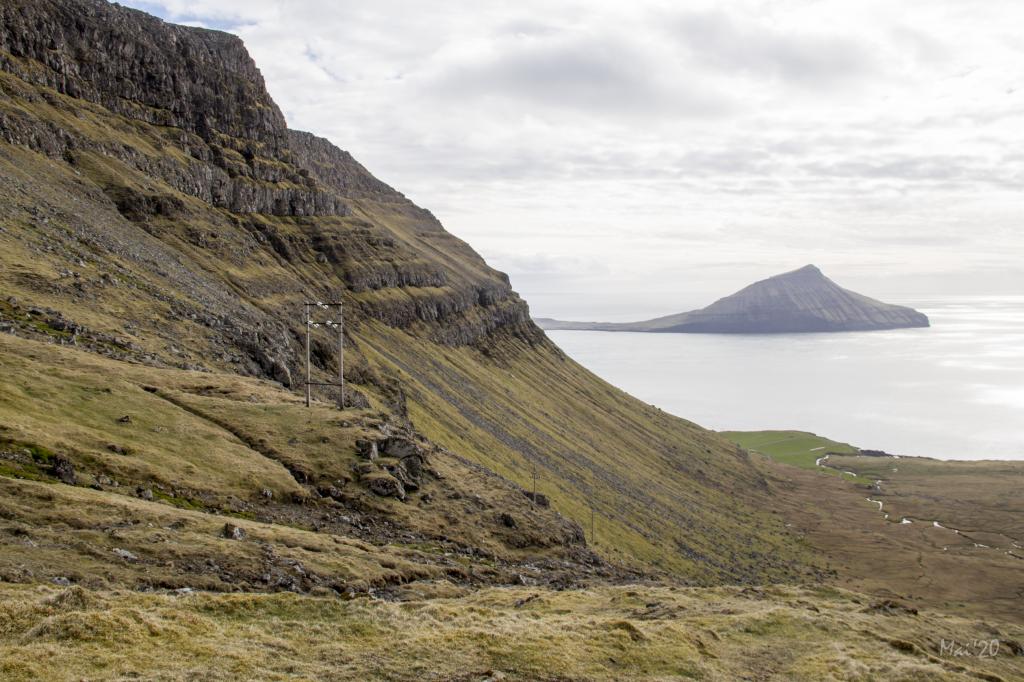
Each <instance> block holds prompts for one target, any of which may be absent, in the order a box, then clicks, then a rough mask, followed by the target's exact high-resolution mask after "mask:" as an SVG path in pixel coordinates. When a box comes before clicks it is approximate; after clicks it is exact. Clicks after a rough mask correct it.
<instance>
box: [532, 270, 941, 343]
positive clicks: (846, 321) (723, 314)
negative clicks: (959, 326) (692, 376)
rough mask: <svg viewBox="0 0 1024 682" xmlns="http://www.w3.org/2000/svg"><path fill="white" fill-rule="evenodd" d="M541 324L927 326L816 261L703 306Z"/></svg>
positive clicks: (739, 330)
mask: <svg viewBox="0 0 1024 682" xmlns="http://www.w3.org/2000/svg"><path fill="white" fill-rule="evenodd" d="M534 321H535V322H536V323H537V324H538V325H540V327H541V328H543V329H550V330H555V329H580V330H592V331H609V332H675V333H680V334H783V333H796V332H851V331H871V330H878V329H903V328H907V327H927V326H929V323H928V316H927V315H924V314H923V313H919V312H918V311H916V310H914V309H913V308H907V307H905V306H899V305H891V304H889V303H882V302H881V301H876V300H875V299H873V298H868V297H867V296H863V295H861V294H858V293H855V292H853V291H850V290H848V289H844V288H842V287H841V286H839V285H838V284H836V283H835V282H833V281H832V280H830V279H829V278H828V277H826V276H825V275H824V274H823V273H822V272H821V270H819V269H818V268H817V267H816V266H814V265H806V266H804V267H802V268H800V269H799V270H793V271H792V272H786V273H783V274H781V275H775V276H774V277H769V278H768V279H764V280H761V281H760V282H755V283H753V284H751V285H750V286H748V287H745V288H743V289H741V290H739V291H737V292H736V293H735V294H732V295H731V296H726V297H725V298H721V299H719V300H717V301H715V302H714V303H712V304H711V305H709V306H707V307H706V308H701V309H700V310H692V311H690V312H687V313H677V314H675V315H667V316H665V317H658V318H655V319H653V320H646V321H643V322H621V323H620V322H567V321H563V320H553V319H550V318H537V319H535V320H534Z"/></svg>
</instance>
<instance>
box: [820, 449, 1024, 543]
mask: <svg viewBox="0 0 1024 682" xmlns="http://www.w3.org/2000/svg"><path fill="white" fill-rule="evenodd" d="M815 449H816V450H817V449H820V448H815ZM889 456H890V457H892V458H893V459H899V456H898V455H889ZM828 458H829V455H825V456H823V457H819V458H817V459H816V460H814V464H815V466H819V467H821V468H823V469H826V468H827V469H831V470H832V471H839V472H840V473H843V474H849V475H851V476H857V474H856V473H854V472H852V471H844V470H842V469H836V468H835V467H831V466H829V465H828V464H826V462H827V461H828ZM893 471H896V469H893ZM875 490H877V491H878V492H881V491H882V481H881V480H876V481H875ZM864 499H865V500H867V501H868V502H870V503H871V504H877V505H878V511H879V512H880V513H881V514H882V515H883V516H884V518H885V520H886V521H889V520H890V518H889V512H887V511H885V504H884V503H883V502H882V500H876V499H873V498H870V497H865V498H864ZM915 522H918V523H928V522H927V521H924V520H922V519H912V518H910V517H909V516H901V517H900V520H899V523H900V524H910V523H915ZM893 523H896V522H895V521H893ZM931 524H932V526H933V527H934V528H941V529H943V530H948V531H952V532H953V533H955V534H956V535H959V536H961V537H963V538H965V539H967V540H969V541H970V542H971V543H972V544H973V545H974V546H975V547H976V548H979V549H996V550H999V549H1002V548H1000V547H995V548H993V547H991V546H989V545H985V544H982V543H980V542H975V541H974V539H973V538H971V537H970V536H969V535H965V534H964V533H963V532H961V531H960V530H959V529H957V528H951V527H950V526H944V525H942V524H941V523H939V522H938V521H935V520H932V521H931ZM1000 535H1001V533H1000ZM1010 545H1011V546H1012V548H1011V549H1007V550H1006V551H1005V552H1006V554H1008V555H1010V556H1012V557H1013V558H1014V559H1021V560H1024V556H1020V555H1018V554H1014V553H1013V549H1022V547H1021V546H1020V545H1018V544H1017V542H1016V541H1013V540H1011V541H1010ZM948 549H949V547H943V548H942V550H943V551H946V550H948Z"/></svg>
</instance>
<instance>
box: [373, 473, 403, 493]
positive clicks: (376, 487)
mask: <svg viewBox="0 0 1024 682" xmlns="http://www.w3.org/2000/svg"><path fill="white" fill-rule="evenodd" d="M366 485H367V487H368V488H369V489H370V492H372V493H373V494H374V495H380V496H381V497H394V498H396V499H399V500H404V499H405V486H403V485H402V482H401V481H399V480H398V479H397V478H395V477H394V476H392V475H390V474H385V473H383V472H382V473H378V474H374V475H373V476H370V477H368V478H367V480H366Z"/></svg>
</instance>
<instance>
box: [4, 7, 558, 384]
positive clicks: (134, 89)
mask: <svg viewBox="0 0 1024 682" xmlns="http://www.w3.org/2000/svg"><path fill="white" fill-rule="evenodd" d="M0 69H2V71H0V77H2V87H0V134H2V137H3V139H4V140H5V141H6V142H8V143H10V144H13V145H17V146H22V147H27V148H29V149H31V150H33V151H37V152H41V153H43V154H45V155H46V156H48V157H50V158H52V159H55V160H59V161H62V162H65V163H66V164H68V165H69V166H70V167H72V168H74V169H75V172H76V173H78V174H79V175H80V176H84V177H86V178H89V179H91V180H94V181H96V184H97V185H99V186H100V187H101V188H102V190H103V192H104V194H105V195H106V199H108V200H109V203H110V204H112V205H113V207H114V208H116V210H117V213H118V214H120V216H121V217H122V218H124V219H127V220H128V221H129V222H131V223H134V224H136V225H141V226H143V227H144V228H145V232H146V233H148V234H145V235H143V234H133V233H132V232H130V231H123V232H122V234H121V236H122V237H123V238H125V239H129V240H130V241H132V242H135V243H133V244H131V245H123V246H124V247H129V246H130V247H134V248H124V249H123V251H124V252H125V253H130V252H134V253H152V255H153V257H154V258H155V259H156V260H165V259H163V255H161V254H158V253H156V252H157V251H162V250H164V249H166V246H167V237H168V236H169V234H168V233H169V232H173V231H174V230H176V229H180V227H181V226H182V225H183V224H184V223H187V222H189V221H190V219H195V218H198V217H199V216H198V215H197V212H199V211H201V210H202V208H201V207H197V206H192V205H190V204H189V202H187V201H183V199H182V197H181V196H180V195H186V196H187V197H193V198H195V199H198V200H199V201H200V202H201V203H203V204H207V205H209V206H212V207H214V208H217V209H223V210H224V211H227V212H228V213H227V214H222V215H221V216H202V219H201V220H199V221H198V222H202V223H204V224H203V225H193V226H191V227H190V228H189V229H188V230H187V232H188V234H187V235H185V239H186V241H189V242H193V243H195V244H196V245H198V246H200V247H201V248H203V249H205V250H209V249H210V248H211V247H213V246H215V245H216V244H220V245H224V246H225V247H227V248H228V249H229V250H230V251H231V257H232V258H233V259H234V260H236V261H237V260H238V259H239V257H240V256H241V255H242V254H252V253H253V249H254V247H255V248H260V247H262V246H264V245H265V246H267V247H269V250H270V251H271V252H272V254H273V256H274V258H275V259H276V260H279V261H281V262H283V263H285V264H286V265H287V266H289V269H291V270H292V271H293V272H296V271H298V270H302V269H304V268H305V267H306V265H307V264H312V265H313V266H314V267H315V268H316V269H317V270H319V273H318V276H316V277H314V278H313V279H312V280H310V279H307V278H306V277H305V276H302V277H300V280H304V281H303V283H302V284H301V285H299V286H297V287H293V288H294V289H296V290H305V292H306V295H307V296H313V295H314V294H315V297H318V298H337V297H338V296H339V295H341V296H342V297H344V293H345V292H351V293H352V294H362V295H360V296H358V298H356V299H353V300H351V307H350V309H349V314H350V316H351V320H352V321H353V322H357V321H358V319H359V318H360V317H362V316H365V317H366V318H368V319H377V320H380V321H382V322H384V323H386V324H388V325H392V326H397V327H401V328H404V329H415V330H416V332H417V333H419V334H422V335H425V336H428V337H429V338H432V339H434V340H437V341H440V342H442V343H445V344H449V345H461V344H472V343H477V342H480V341H481V340H483V339H484V338H485V337H486V336H487V335H489V334H491V333H494V332H496V331H499V330H502V329H504V328H509V329H510V330H511V331H512V332H513V333H515V334H517V335H519V336H524V337H529V338H532V339H534V340H535V341H539V340H540V339H541V336H540V334H539V332H537V331H536V329H534V328H533V327H532V324H531V323H530V321H529V317H528V314H527V309H526V306H525V304H524V303H523V302H522V301H521V300H519V299H518V297H516V295H515V294H514V292H512V290H511V288H510V286H509V283H508V280H507V278H506V277H505V276H504V275H503V274H502V273H497V272H495V271H494V270H492V269H490V268H489V267H487V266H486V264H485V263H484V262H483V260H482V259H481V258H480V257H479V256H477V255H476V254H475V253H474V252H473V251H472V250H471V249H470V248H469V247H468V246H467V245H465V244H464V243H462V242H461V241H459V240H457V239H455V238H454V237H452V236H451V235H449V234H448V233H447V232H445V231H444V229H443V227H442V226H441V224H440V223H439V222H438V221H437V219H436V218H435V217H434V216H433V215H432V214H430V212H429V211H426V210H424V209H421V208H419V207H417V206H415V205H414V204H412V202H410V201H408V200H407V199H406V198H405V197H404V196H403V195H402V194H400V193H399V192H397V191H395V190H394V189H392V188H391V187H389V186H388V185H386V184H384V183H383V182H381V181H379V180H377V179H376V178H374V177H373V176H372V175H371V174H370V173H369V172H368V171H367V170H366V169H365V168H363V167H362V166H361V165H360V164H359V163H358V162H356V161H355V160H354V159H353V158H352V157H351V155H349V154H348V153H347V152H344V151H342V150H340V149H338V148H337V147H335V146H334V145H332V144H331V143H330V142H328V141H327V140H324V139H321V138H318V137H316V136H314V135H310V134H309V133H302V132H298V131H292V130H289V129H288V128H287V126H286V124H285V121H284V117H283V116H282V114H281V112H280V110H279V109H278V107H277V105H276V104H275V103H274V102H273V100H272V99H271V98H270V96H269V95H268V94H267V92H266V89H265V86H264V82H263V79H262V77H261V75H260V72H259V70H258V69H257V68H256V66H255V64H254V63H253V61H252V59H251V58H250V57H249V55H248V53H247V52H246V50H245V47H244V45H243V44H242V42H241V40H239V39H238V38H237V37H235V36H232V35H229V34H226V33H222V32H218V31H208V30H204V29H195V28H189V27H182V26H175V25H171V24H167V23H165V22H163V21H161V20H159V19H157V18H155V17H151V16H149V15H146V14H144V13H142V12H138V11H135V10H131V9H127V8H124V7H120V6H117V5H112V4H110V3H107V2H104V1H103V0H59V1H58V0H40V1H36V0H31V1H29V0H11V1H10V2H5V3H3V5H0ZM136 176H138V177H141V178H146V179H147V180H145V181H141V182H140V181H137V180H136V179H135V178H136ZM11 180H13V178H11ZM10 208H12V209H13V208H14V207H13V206H11V207H10ZM42 210H45V208H43V209H42ZM225 217H226V218H227V219H226V220H225V219H224V218H225ZM271 217H280V218H288V219H292V220H289V221H287V222H281V221H275V220H273V219H271ZM316 219H330V220H329V222H323V221H318V220H316ZM193 222H196V221H194V220H193ZM161 224H163V227H161ZM164 227H166V228H167V229H163V228H164ZM83 229H87V228H84V227H83ZM150 236H155V237H157V239H158V240H159V241H160V242H162V243H161V244H155V243H148V244H141V243H139V242H140V241H141V240H145V241H150V242H151V240H149V239H148V237H150ZM95 238H96V239H99V240H103V239H109V235H96V237H95ZM426 241H430V242H433V243H432V244H431V248H430V252H429V253H428V255H427V257H424V256H423V255H421V254H422V251H421V250H422V247H423V245H424V242H426ZM229 245H230V246H229ZM239 264H240V263H239ZM187 269H191V270H192V272H188V273H185V272H176V271H175V269H168V268H166V267H161V268H160V269H159V270H160V271H162V272H163V274H164V275H165V276H168V277H170V278H171V281H165V282H164V283H163V287H162V288H165V289H166V290H181V289H190V290H192V291H194V292H196V294H197V295H196V297H195V300H194V301H191V302H186V301H177V305H178V307H179V308H181V309H182V312H183V314H184V315H186V316H188V317H189V318H201V319H210V318H213V319H222V320H232V319H233V320H240V322H241V324H240V325H239V326H240V327H241V328H242V329H244V330H260V329H265V330H273V331H272V332H269V333H268V332H264V333H262V334H258V337H259V338H258V341H253V340H252V334H251V333H250V332H248V331H244V332H243V331H242V329H237V330H235V331H231V330H230V328H229V327H228V326H226V325H230V324H231V323H230V322H228V323H225V324H224V325H217V326H218V327H220V328H221V329H227V331H226V332H225V333H224V334H223V335H222V336H223V338H220V339H217V340H215V341H214V343H215V345H218V346H220V347H221V348H222V350H221V352H222V353H223V354H225V355H233V353H232V351H231V347H234V348H236V349H237V350H240V351H241V354H242V355H243V356H247V357H249V358H251V359H252V360H253V361H252V362H249V363H248V364H249V367H250V369H251V370H252V371H254V372H257V373H260V372H265V373H268V375H270V376H281V375H282V371H281V370H280V369H278V370H271V369H269V368H270V367H277V366H278V365H282V366H284V367H291V368H292V369H295V368H296V367H297V365H298V354H299V350H300V349H299V343H298V338H297V337H298V336H299V335H300V334H299V332H298V330H296V329H295V328H294V326H292V323H291V321H290V320H289V319H288V318H289V317H291V316H290V315H288V314H287V313H288V312H291V311H282V310H280V309H268V308H267V307H265V306H258V305H257V306H252V305H249V304H251V303H252V301H249V300H244V299H246V298H247V297H245V296H243V300H242V301H241V302H239V303H237V304H232V303H231V302H230V298H231V297H228V298H227V299H225V297H224V296H223V295H222V293H223V291H222V289H221V287H220V285H219V284H218V283H217V282H216V281H215V280H216V279H218V278H219V277H220V276H222V275H223V273H216V272H196V271H195V269H194V268H187ZM111 274H112V273H111ZM179 275H180V276H179ZM211 278H212V279H213V280H214V281H210V280H211ZM197 279H198V280H202V282H203V284H202V286H199V287H197V286H196V283H195V282H194V281H190V282H186V281H183V280H197ZM284 288H285V289H287V288H288V287H284ZM260 289H262V291H260V292H259V293H261V294H263V295H271V294H272V293H273V292H274V291H281V290H282V286H281V283H280V282H278V283H277V284H276V285H275V284H271V283H268V282H263V283H261V285H260ZM281 313H285V314H283V315H282V314H281ZM254 347H259V348H260V349H261V350H260V351H258V352H257V351H255V350H253V349H254ZM267 357H272V358H274V360H273V361H272V362H270V361H267V360H266V358H267ZM243 364H246V363H245V362H243Z"/></svg>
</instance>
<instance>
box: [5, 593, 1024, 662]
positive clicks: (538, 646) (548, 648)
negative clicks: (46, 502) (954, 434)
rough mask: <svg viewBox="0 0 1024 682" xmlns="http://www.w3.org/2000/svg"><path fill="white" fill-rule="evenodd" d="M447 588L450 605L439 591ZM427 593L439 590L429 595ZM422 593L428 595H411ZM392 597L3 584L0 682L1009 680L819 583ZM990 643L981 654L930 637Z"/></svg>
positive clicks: (916, 620)
mask: <svg viewBox="0 0 1024 682" xmlns="http://www.w3.org/2000/svg"><path fill="white" fill-rule="evenodd" d="M446 593H447V595H446ZM439 595H440V596H439ZM424 597H432V598H424ZM402 598H404V599H407V601H391V602H389V601H379V600H370V599H356V600H351V601H341V600H338V599H332V598H321V597H308V596H298V595H294V594H274V595H268V594H240V595H213V594H207V593H195V594H187V595H167V594H159V595H158V594H139V593H132V592H126V591H115V592H93V591H89V590H86V589H83V588H80V587H72V588H69V589H66V590H61V589H59V588H53V587H45V586H9V585H8V586H0V604H2V608H0V675H2V676H3V678H4V679H7V680H29V679H48V680H79V679H97V678H104V679H111V678H113V679H126V678H130V679H137V678H142V679H147V680H179V679H203V680H234V679H267V680H298V679H332V680H333V679H389V680H421V679H443V680H483V679H506V680H520V679H523V680H525V679H529V680H538V679H539V680H577V679H579V680H583V679H588V680H589V679H594V680H611V679H659V680H668V679H673V680H676V679H702V680H737V679H770V678H780V679H792V680H830V679H864V680H870V679H879V680H881V679H885V680H897V679H900V680H911V679H913V680H932V679H949V680H967V679H989V680H997V679H1006V680H1009V679H1020V675H1021V674H1024V664H1022V661H1024V659H1022V658H1021V657H1020V656H1018V655H1016V653H1015V652H1016V650H1017V649H1015V648H1014V647H1017V648H1018V649H1019V644H1017V643H1016V642H1018V641H1020V640H1021V639H1022V638H1024V629H1021V628H1020V627H1019V626H1003V628H1002V629H1000V628H996V627H991V626H989V627H988V628H987V629H986V630H985V631H984V632H980V631H979V624H978V623H976V622H973V621H966V620H960V619H956V618H952V617H949V616H938V615H935V614H925V613H922V614H915V613H913V612H911V611H909V610H906V609H904V608H902V607H901V606H900V605H898V604H889V603H872V602H870V601H867V600H866V599H865V598H864V597H862V596H858V595H856V594H854V593H850V592H845V591H842V590H837V589H832V588H818V589H808V588H799V587H769V588H764V589H760V588H742V589H741V588H738V587H721V588H677V587H665V586H624V587H599V588H594V589H590V590H572V591H548V590H537V589H529V588H492V589H484V590H480V591H476V592H462V593H460V590H459V588H456V587H455V586H452V585H450V584H445V583H433V584H421V585H419V586H417V587H410V588H408V590H407V592H406V594H404V595H402ZM982 636H984V637H985V639H987V640H992V639H998V640H999V641H1000V642H1001V646H1000V649H999V651H997V654H996V655H995V656H993V657H979V656H976V655H975V656H972V657H970V658H966V657H955V656H952V655H950V654H949V652H948V650H946V651H944V650H943V648H942V643H941V641H942V640H946V641H957V642H962V641H964V640H965V638H970V639H978V638H981V637H982Z"/></svg>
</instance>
